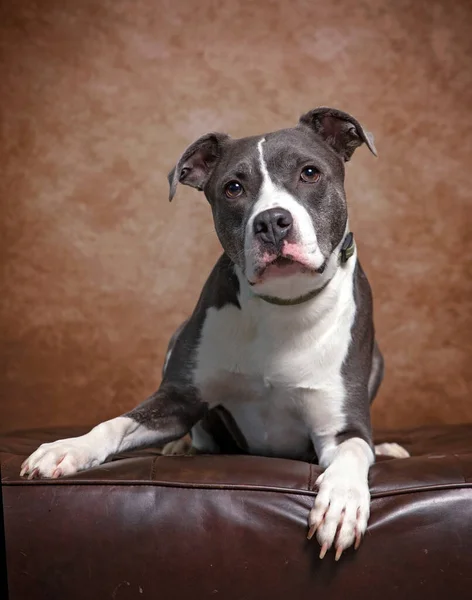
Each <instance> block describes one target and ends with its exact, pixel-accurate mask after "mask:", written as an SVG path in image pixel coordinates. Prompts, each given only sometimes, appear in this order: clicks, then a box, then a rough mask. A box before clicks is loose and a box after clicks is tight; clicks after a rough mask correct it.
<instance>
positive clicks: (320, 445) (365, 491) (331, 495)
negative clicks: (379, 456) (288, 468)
mask: <svg viewBox="0 0 472 600" xmlns="http://www.w3.org/2000/svg"><path fill="white" fill-rule="evenodd" d="M363 437H364V436H362V437H350V438H349V439H346V440H345V441H343V442H342V443H340V444H338V445H336V444H335V443H334V441H333V438H330V439H323V438H319V437H317V438H316V441H315V447H316V451H317V454H318V457H319V461H320V464H321V465H322V466H323V467H326V470H325V471H324V473H322V474H321V475H320V476H319V477H318V479H317V481H316V485H317V487H318V495H317V497H316V499H315V503H314V506H313V508H312V510H311V512H310V516H309V526H310V529H309V533H308V538H309V539H311V538H312V537H313V536H314V535H315V534H316V537H317V539H318V542H319V543H320V546H321V552H320V558H323V557H324V556H325V554H326V552H327V551H328V549H329V548H331V546H332V545H333V544H335V546H336V560H339V558H340V557H341V554H342V553H343V551H344V550H345V549H346V548H348V547H349V546H351V545H352V544H353V543H354V544H355V546H354V547H355V548H356V549H357V548H358V547H359V544H360V542H361V539H362V536H363V534H364V533H365V530H366V529H367V521H368V519H369V514H370V492H369V484H368V473H369V468H370V465H371V464H372V463H373V462H374V453H373V451H372V448H371V446H370V445H369V444H368V443H367V442H366V441H365V440H364V439H362V438H363Z"/></svg>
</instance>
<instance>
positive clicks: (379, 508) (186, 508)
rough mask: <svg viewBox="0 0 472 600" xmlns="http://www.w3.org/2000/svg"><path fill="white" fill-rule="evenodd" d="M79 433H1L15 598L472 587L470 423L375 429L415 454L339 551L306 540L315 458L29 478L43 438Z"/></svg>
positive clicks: (248, 597)
mask: <svg viewBox="0 0 472 600" xmlns="http://www.w3.org/2000/svg"><path fill="white" fill-rule="evenodd" d="M71 433H73V434H74V435H75V434H78V433H81V431H78V430H75V431H73V432H71V431H70V430H62V431H57V430H56V431H46V432H45V431H43V432H37V431H36V432H29V433H27V432H26V433H25V432H23V433H17V434H11V435H8V436H3V437H2V438H1V439H0V451H1V452H2V454H1V458H2V467H1V469H2V494H3V511H4V528H5V548H6V563H7V567H8V586H9V598H10V599H11V600H39V599H41V600H43V599H44V600H56V599H57V600H75V599H77V600H78V599H80V600H83V599H87V600H95V599H97V600H98V599H102V598H103V599H105V598H110V599H116V600H119V599H125V598H126V599H129V598H136V599H139V600H141V599H143V600H144V599H146V598H150V599H153V600H154V599H157V598H159V599H162V600H172V599H176V600H178V599H180V598H192V600H199V599H203V598H205V599H206V598H208V599H213V598H215V599H218V598H222V599H224V600H236V599H237V600H243V599H244V600H252V599H254V600H255V599H257V600H261V599H262V600H264V599H266V598H267V599H268V598H270V599H271V600H276V599H280V600H289V599H295V600H305V599H307V600H308V599H310V600H313V599H314V598H329V599H330V600H337V599H343V600H345V599H346V598H349V597H351V598H354V599H357V598H359V599H360V598H366V599H376V598H381V599H382V600H390V599H392V600H420V599H422V598H429V599H435V598H448V599H451V600H456V599H460V598H470V597H472V426H471V425H468V426H466V425H464V426H462V425H461V426H449V427H441V428H428V429H423V430H415V431H409V432H401V433H398V432H395V433H394V434H387V433H385V434H383V435H379V436H377V441H387V440H391V439H394V440H395V441H398V442H400V443H402V444H403V445H404V446H405V447H406V448H407V449H408V450H409V451H410V452H411V453H412V455H413V457H412V458H410V459H406V460H397V459H389V460H382V461H380V462H378V463H377V464H376V465H374V467H373V468H372V470H371V489H372V511H371V518H370V522H369V529H368V532H367V535H366V537H365V540H364V542H363V543H362V545H361V547H360V549H359V550H358V551H357V552H354V551H353V550H351V551H349V552H347V553H346V554H345V555H344V556H343V557H342V559H341V561H340V562H339V563H335V562H334V556H333V555H332V554H328V555H327V557H326V558H325V559H324V560H323V561H321V560H319V558H318V553H319V547H318V545H317V543H316V542H315V541H311V542H309V541H307V540H306V533H307V515H308V511H309V508H310V507H311V505H312V502H313V496H314V492H313V490H312V488H313V482H314V481H315V479H316V477H317V474H318V473H319V471H320V469H319V467H318V466H316V465H312V464H308V463H304V462H298V461H290V460H279V459H270V458H259V457H250V456H208V457H207V456H197V457H162V456H159V455H158V453H157V452H156V451H152V450H149V451H144V452H136V453H134V454H129V455H127V457H126V458H123V459H122V460H115V461H113V462H110V463H107V464H105V465H102V466H101V467H96V468H94V469H91V470H90V471H86V472H83V473H80V474H78V475H76V476H73V477H70V478H67V479H61V480H54V481H47V480H35V481H24V480H22V479H20V478H19V475H18V474H19V468H20V464H21V462H22V460H23V458H24V457H25V456H26V455H27V454H29V453H30V452H31V451H32V450H33V449H35V448H36V446H37V445H38V443H39V442H40V441H51V440H53V439H57V438H59V437H66V436H68V435H71ZM2 591H3V590H2ZM3 597H4V596H2V598H3Z"/></svg>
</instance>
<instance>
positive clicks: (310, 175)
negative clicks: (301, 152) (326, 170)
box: [300, 166, 321, 183]
mask: <svg viewBox="0 0 472 600" xmlns="http://www.w3.org/2000/svg"><path fill="white" fill-rule="evenodd" d="M320 177H321V174H320V172H319V171H318V169H317V168H316V167H312V166H308V167H305V168H304V169H303V171H302V172H301V173H300V179H301V180H302V181H304V182H305V183H316V182H317V181H318V179H319V178H320Z"/></svg>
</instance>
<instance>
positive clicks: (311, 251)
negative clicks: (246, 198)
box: [244, 138, 325, 288]
mask: <svg viewBox="0 0 472 600" xmlns="http://www.w3.org/2000/svg"><path fill="white" fill-rule="evenodd" d="M264 142H265V138H262V139H261V140H260V141H259V142H258V144H257V148H258V151H259V167H260V170H261V173H262V186H261V189H260V193H259V198H258V199H257V202H256V203H255V205H254V207H253V210H252V213H251V216H250V217H249V220H248V223H247V226H246V235H245V242H244V251H245V258H246V277H247V279H248V280H249V281H254V279H255V278H256V271H257V267H258V265H260V262H261V258H262V255H261V252H260V249H259V248H258V242H257V240H256V238H255V236H254V219H255V218H256V217H257V215H258V214H260V213H261V212H263V211H265V210H268V209H270V208H283V209H285V210H288V211H289V212H290V214H291V215H292V219H293V234H294V235H293V239H294V240H295V241H294V242H291V243H289V242H284V244H285V247H284V253H285V254H289V255H290V256H291V257H292V258H293V259H295V260H297V261H299V262H301V263H302V264H304V265H305V266H307V267H309V268H310V269H319V268H320V267H321V266H322V264H323V262H324V260H325V259H324V256H323V255H322V253H321V251H320V249H319V247H318V243H317V239H316V231H315V227H314V223H313V221H312V219H311V216H310V214H309V213H308V211H307V210H306V209H305V207H304V206H303V205H302V204H301V203H300V202H299V201H298V200H297V199H296V198H295V197H294V196H293V195H292V194H290V193H289V192H287V191H286V190H284V189H283V188H281V187H279V186H277V185H276V184H275V183H274V181H272V179H271V177H270V174H269V172H268V170H267V165H266V162H265V160H264V154H263V150H262V146H263V143H264ZM274 258H275V256H274ZM294 278H297V279H298V278H303V280H306V279H308V278H309V277H307V276H306V275H303V274H294V275H292V276H284V277H283V279H284V280H290V281H291V285H293V279H294ZM268 283H269V282H268ZM259 285H264V284H263V283H261V284H259ZM279 285H280V284H279ZM271 287H272V286H271ZM313 287H316V285H315V286H313V285H312V288H313Z"/></svg>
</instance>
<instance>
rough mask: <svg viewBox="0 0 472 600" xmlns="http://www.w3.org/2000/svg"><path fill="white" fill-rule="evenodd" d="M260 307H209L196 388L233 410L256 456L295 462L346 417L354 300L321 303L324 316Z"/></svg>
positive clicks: (211, 402)
mask: <svg viewBox="0 0 472 600" xmlns="http://www.w3.org/2000/svg"><path fill="white" fill-rule="evenodd" d="M351 300H352V296H351ZM326 301H327V302H331V301H332V299H330V298H327V299H326ZM253 302H254V301H253ZM256 302H257V304H253V305H252V306H251V305H249V308H247V306H248V305H247V304H246V305H245V307H246V310H240V309H238V308H237V307H235V306H233V305H227V306H225V307H223V308H222V309H219V310H217V309H215V308H211V309H209V310H208V312H207V317H206V320H205V323H204V325H203V328H202V332H201V337H200V345H199V349H198V353H197V361H196V369H195V383H196V385H197V387H198V388H199V390H200V392H201V394H202V398H203V400H204V401H205V402H208V404H209V406H210V407H214V406H217V405H222V406H224V407H225V408H226V409H227V410H229V412H230V413H231V414H232V416H233V418H234V420H235V421H236V424H237V425H238V427H239V429H240V430H241V433H242V434H243V435H244V437H245V439H246V441H247V443H248V446H249V449H250V451H251V452H254V453H260V454H268V455H270V454H277V455H279V456H281V455H287V456H294V457H295V456H297V455H298V454H302V453H304V452H306V451H307V450H308V449H309V448H310V447H311V439H312V434H313V433H314V432H319V431H321V432H326V433H327V434H329V432H330V431H331V430H332V431H335V430H336V429H338V428H339V426H340V424H341V423H342V421H343V419H344V414H343V400H344V385H343V379H342V373H341V369H342V363H343V361H344V358H345V356H346V354H347V350H348V345H349V342H350V329H351V326H352V322H353V318H354V311H355V307H354V303H353V302H350V303H349V302H348V303H346V302H341V303H340V304H336V303H335V304H334V305H333V306H330V308H329V310H325V308H326V307H324V306H321V307H320V306H319V305H318V306H317V310H318V311H319V313H320V314H319V315H310V314H308V313H307V309H306V308H305V307H301V308H296V307H288V308H287V307H275V310H274V307H272V306H269V307H266V306H264V305H262V306H261V301H256ZM283 311H285V312H283ZM289 311H290V312H289ZM338 430H339V429H338Z"/></svg>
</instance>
